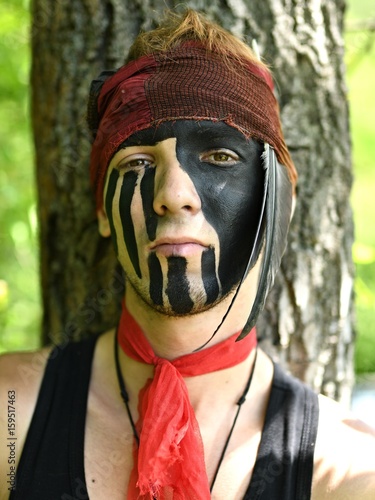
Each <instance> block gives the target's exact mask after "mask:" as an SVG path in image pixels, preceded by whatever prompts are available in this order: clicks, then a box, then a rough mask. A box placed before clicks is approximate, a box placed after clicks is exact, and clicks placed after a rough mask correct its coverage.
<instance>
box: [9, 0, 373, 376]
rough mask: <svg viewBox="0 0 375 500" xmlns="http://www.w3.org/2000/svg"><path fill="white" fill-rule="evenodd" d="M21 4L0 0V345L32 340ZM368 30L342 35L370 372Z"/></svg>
mask: <svg viewBox="0 0 375 500" xmlns="http://www.w3.org/2000/svg"><path fill="white" fill-rule="evenodd" d="M348 3H349V8H348V13H347V18H348V20H350V21H351V20H369V19H374V18H375V7H374V6H373V0H349V2H348ZM28 4H29V2H28V0H24V1H22V0H8V1H7V2H5V1H4V2H3V3H2V4H0V18H1V23H0V75H1V77H0V196H1V212H0V228H1V229H0V352H1V351H4V350H10V349H21V348H23V349H25V348H27V349H28V348H34V347H36V346H38V344H39V317H40V305H39V302H40V301H39V284H38V264H37V260H38V256H37V243H36V239H37V238H36V233H37V222H36V209H35V197H36V196H35V186H34V174H33V152H32V145H31V142H32V141H31V132H30V122H29V109H28V108H29V95H28V92H29V85H28V74H29V65H30V53H29V25H30V16H29V5H28ZM374 37H375V34H374V32H372V33H371V32H369V31H366V30H362V31H356V32H355V33H347V35H346V46H347V58H346V59H347V66H348V87H349V99H350V105H351V106H350V107H351V125H352V136H353V153H354V158H353V159H354V172H355V183H354V189H353V194H352V204H353V208H354V215H355V225H356V244H355V246H354V253H353V256H354V260H355V263H356V267H357V279H356V296H357V330H358V341H357V347H356V366H357V370H358V371H375V225H374V223H373V219H372V214H373V213H375V196H374V186H375V169H374V168H373V167H374V158H375V140H374V119H373V114H374V113H373V112H371V110H375V93H374V92H373V85H374V83H373V82H374V81H375V41H374Z"/></svg>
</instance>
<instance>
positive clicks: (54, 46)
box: [32, 0, 354, 401]
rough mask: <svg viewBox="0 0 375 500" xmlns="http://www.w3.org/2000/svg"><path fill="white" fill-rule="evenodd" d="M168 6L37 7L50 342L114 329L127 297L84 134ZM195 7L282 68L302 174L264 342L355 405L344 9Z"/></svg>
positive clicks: (284, 3) (284, 110)
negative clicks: (102, 93) (105, 234)
mask: <svg viewBox="0 0 375 500" xmlns="http://www.w3.org/2000/svg"><path fill="white" fill-rule="evenodd" d="M179 4H180V2H179V1H177V0H176V1H166V0H146V1H143V0H142V1H141V0H69V1H68V0H55V1H54V2H51V1H49V0H34V1H33V5H32V11H33V28H32V52H33V63H32V122H33V129H34V138H35V150H36V167H37V168H36V170H37V185H38V192H39V216H40V249H41V250H40V252H41V280H42V290H43V306H44V316H43V340H44V342H49V341H53V342H61V341H65V340H66V339H68V338H69V339H77V338H80V337H82V336H85V335H90V334H93V333H95V332H99V331H103V330H105V329H107V328H109V327H112V326H114V325H115V324H116V323H117V319H118V316H119V302H120V299H121V296H122V294H123V281H122V277H121V272H120V271H119V269H118V268H117V267H116V261H115V257H114V253H113V251H112V248H111V245H110V243H109V242H108V241H106V240H103V239H102V238H101V237H100V236H99V234H98V231H97V223H96V214H95V209H94V202H93V197H92V194H91V191H90V187H89V175H88V165H89V151H90V143H89V136H88V132H87V129H86V125H85V112H86V99H87V93H88V88H89V85H90V82H91V80H92V79H93V78H95V77H96V76H97V75H98V74H99V73H100V71H101V70H103V69H113V68H116V67H119V66H120V65H121V64H122V63H123V60H124V57H125V55H126V53H127V50H128V48H129V46H130V44H131V42H132V41H133V39H134V37H135V36H136V34H137V33H138V32H139V30H148V29H150V28H151V27H153V26H154V23H155V20H156V19H157V18H158V16H160V14H162V12H163V10H164V9H165V7H174V6H177V5H179ZM186 4H187V5H188V6H189V7H192V8H196V9H198V10H201V11H203V12H206V13H207V15H208V16H209V17H210V18H212V19H214V20H216V21H218V22H219V23H220V24H222V25H223V26H224V27H225V28H227V29H229V30H230V31H232V32H233V33H234V34H236V35H239V36H241V37H245V40H246V41H247V42H248V43H251V41H252V39H254V38H255V39H256V40H257V43H258V46H259V48H260V52H261V54H262V56H263V57H264V59H265V60H266V61H267V62H268V63H269V64H270V66H271V69H272V71H273V73H274V76H275V80H276V86H277V94H278V99H279V102H280V108H281V115H282V121H283V125H284V133H285V137H286V142H287V145H288V147H289V149H290V151H291V153H292V156H293V159H294V162H295V164H296V166H297V169H298V171H299V176H300V177H299V184H298V202H297V207H296V211H295V215H294V219H293V222H292V225H291V230H290V236H289V247H288V250H287V252H286V255H285V257H284V259H283V262H282V267H281V270H280V272H279V273H278V277H277V280H276V283H275V286H274V288H273V290H272V292H271V294H270V297H269V299H268V301H267V306H266V309H265V311H264V313H263V315H262V317H261V319H260V320H259V325H258V332H259V335H260V336H261V337H262V338H263V340H262V341H261V344H262V347H264V348H265V349H266V350H267V351H268V352H270V353H271V354H272V355H273V356H274V357H275V358H276V359H277V360H278V361H280V362H281V363H282V364H284V365H285V366H287V367H288V368H289V370H290V371H291V372H292V373H293V374H295V375H297V376H298V377H300V378H301V379H303V380H305V381H306V382H307V383H308V384H310V385H311V386H313V387H314V388H315V389H316V390H320V391H322V392H324V393H326V394H328V395H330V396H332V397H334V398H336V399H341V400H344V401H348V398H349V395H350V389H351V385H352V380H353V363H352V354H353V353H352V351H353V336H354V335H353V292H352V288H353V287H352V285H353V264H352V260H351V244H352V240H353V229H352V215H351V209H350V205H349V194H350V189H351V183H352V173H351V149H350V135H349V123H348V103H347V95H346V92H347V91H346V87H345V68H344V63H343V55H344V45H343V39H342V28H343V14H344V7H345V4H344V2H343V1H341V0H319V1H317V2H312V1H305V0H304V1H302V0H294V1H293V2H291V1H289V0H263V1H262V2H251V1H250V0H247V1H244V0H227V1H224V0H212V1H211V2H209V4H210V5H209V6H207V5H206V3H205V2H203V1H200V0H194V1H192V0H190V1H187V2H186Z"/></svg>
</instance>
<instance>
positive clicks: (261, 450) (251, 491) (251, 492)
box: [243, 357, 278, 500]
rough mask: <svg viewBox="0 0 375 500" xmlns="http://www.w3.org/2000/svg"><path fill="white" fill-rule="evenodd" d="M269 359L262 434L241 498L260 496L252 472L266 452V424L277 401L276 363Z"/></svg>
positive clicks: (251, 499)
mask: <svg viewBox="0 0 375 500" xmlns="http://www.w3.org/2000/svg"><path fill="white" fill-rule="evenodd" d="M270 360H271V361H272V365H273V374H272V383H271V391H270V395H269V398H268V403H267V409H266V415H265V417H264V422H263V427H262V435H261V438H260V443H259V446H258V451H257V454H256V457H255V462H254V468H253V473H252V475H251V479H250V483H249V485H248V487H247V490H246V493H245V496H244V499H243V500H257V498H259V496H260V495H259V494H257V493H256V491H255V487H254V486H255V484H254V481H253V478H254V472H257V470H258V468H259V458H260V457H261V456H262V455H265V454H266V450H267V448H268V445H269V439H268V435H267V429H268V426H269V420H270V415H271V414H272V412H273V408H275V407H277V403H276V402H275V398H276V391H275V381H276V379H277V374H276V372H277V370H278V365H277V364H276V363H275V362H274V361H273V359H272V358H271V357H270ZM257 464H258V465H257Z"/></svg>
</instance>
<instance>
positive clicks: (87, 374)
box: [69, 335, 99, 499]
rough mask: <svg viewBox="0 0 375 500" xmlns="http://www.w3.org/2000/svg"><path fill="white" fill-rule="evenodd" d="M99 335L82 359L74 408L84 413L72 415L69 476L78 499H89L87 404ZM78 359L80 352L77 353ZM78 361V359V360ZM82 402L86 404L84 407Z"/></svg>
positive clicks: (95, 337) (92, 340)
mask: <svg viewBox="0 0 375 500" xmlns="http://www.w3.org/2000/svg"><path fill="white" fill-rule="evenodd" d="M98 337H99V335H95V336H94V337H93V338H91V339H90V340H89V346H88V349H86V350H85V351H84V352H83V356H84V359H83V360H82V359H80V360H79V361H80V363H77V365H78V372H77V376H78V379H79V380H80V384H79V385H77V387H76V391H75V393H74V401H73V408H79V407H82V409H84V411H83V412H74V414H73V415H72V425H71V428H70V432H69V474H70V484H71V488H72V492H76V491H79V494H77V495H76V496H77V497H78V498H83V499H88V498H89V497H88V493H87V484H86V475H85V459H84V446H85V427H86V415H87V402H88V395H89V388H90V380H91V371H92V362H93V359H94V351H95V347H96V342H97V339H98ZM74 354H75V356H77V358H78V352H77V351H75V353H74ZM77 361H78V359H77ZM82 402H84V404H83V405H82Z"/></svg>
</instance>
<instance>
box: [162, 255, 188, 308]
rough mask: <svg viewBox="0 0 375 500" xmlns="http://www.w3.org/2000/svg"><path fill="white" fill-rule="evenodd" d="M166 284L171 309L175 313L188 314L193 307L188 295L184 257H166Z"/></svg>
mask: <svg viewBox="0 0 375 500" xmlns="http://www.w3.org/2000/svg"><path fill="white" fill-rule="evenodd" d="M167 260H168V285H167V289H166V293H167V296H168V300H169V303H170V305H171V307H172V309H173V310H174V311H175V312H176V313H177V314H188V313H189V312H190V311H191V310H192V309H193V307H194V302H193V301H192V300H191V298H190V295H189V282H188V280H187V278H186V259H185V258H184V257H168V259H167Z"/></svg>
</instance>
